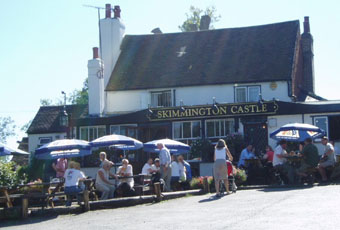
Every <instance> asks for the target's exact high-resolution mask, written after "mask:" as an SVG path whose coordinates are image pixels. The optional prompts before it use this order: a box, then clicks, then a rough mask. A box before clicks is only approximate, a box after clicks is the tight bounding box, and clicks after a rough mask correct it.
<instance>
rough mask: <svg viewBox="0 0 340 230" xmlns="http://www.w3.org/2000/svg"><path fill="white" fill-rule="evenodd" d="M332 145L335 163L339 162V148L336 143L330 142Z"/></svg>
mask: <svg viewBox="0 0 340 230" xmlns="http://www.w3.org/2000/svg"><path fill="white" fill-rule="evenodd" d="M330 143H331V145H333V148H334V159H335V162H338V157H339V156H340V151H339V148H338V147H336V146H335V141H330Z"/></svg>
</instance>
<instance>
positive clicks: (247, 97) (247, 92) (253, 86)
mask: <svg viewBox="0 0 340 230" xmlns="http://www.w3.org/2000/svg"><path fill="white" fill-rule="evenodd" d="M255 87H256V88H258V89H259V94H262V87H261V85H240V86H234V102H235V103H247V102H256V101H250V100H249V90H250V88H255ZM240 88H245V89H246V90H245V91H246V95H245V98H246V101H245V102H238V101H237V93H236V91H237V89H240ZM258 99H260V98H258Z"/></svg>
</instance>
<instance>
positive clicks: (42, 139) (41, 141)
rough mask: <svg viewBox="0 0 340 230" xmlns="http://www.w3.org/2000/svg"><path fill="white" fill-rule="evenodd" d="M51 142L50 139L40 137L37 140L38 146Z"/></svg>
mask: <svg viewBox="0 0 340 230" xmlns="http://www.w3.org/2000/svg"><path fill="white" fill-rule="evenodd" d="M51 141H52V137H40V138H39V144H40V145H45V144H48V143H50V142H51Z"/></svg>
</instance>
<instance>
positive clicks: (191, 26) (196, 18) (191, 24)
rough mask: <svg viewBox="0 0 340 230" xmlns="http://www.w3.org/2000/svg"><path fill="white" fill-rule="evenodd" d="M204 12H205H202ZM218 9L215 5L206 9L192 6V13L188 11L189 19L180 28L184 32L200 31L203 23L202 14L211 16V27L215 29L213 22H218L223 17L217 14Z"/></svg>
mask: <svg viewBox="0 0 340 230" xmlns="http://www.w3.org/2000/svg"><path fill="white" fill-rule="evenodd" d="M202 13H203V14H202ZM216 13H217V10H216V8H215V7H214V6H210V7H207V8H206V9H205V10H202V9H200V8H196V7H194V6H190V13H186V14H185V15H186V17H187V19H186V20H185V21H184V22H183V24H182V25H181V26H178V28H179V29H180V30H181V31H182V32H190V31H198V30H199V28H200V24H201V14H202V15H208V16H209V17H210V18H211V22H210V26H209V29H214V26H213V23H215V22H218V21H219V20H220V18H221V16H220V15H216Z"/></svg>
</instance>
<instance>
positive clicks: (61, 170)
mask: <svg viewBox="0 0 340 230" xmlns="http://www.w3.org/2000/svg"><path fill="white" fill-rule="evenodd" d="M52 167H53V169H54V170H55V171H56V172H57V174H56V177H57V178H60V177H64V174H65V171H66V169H67V160H66V159H65V158H59V159H58V160H57V163H53V164H52Z"/></svg>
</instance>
